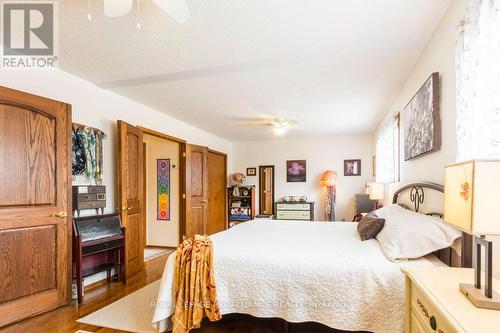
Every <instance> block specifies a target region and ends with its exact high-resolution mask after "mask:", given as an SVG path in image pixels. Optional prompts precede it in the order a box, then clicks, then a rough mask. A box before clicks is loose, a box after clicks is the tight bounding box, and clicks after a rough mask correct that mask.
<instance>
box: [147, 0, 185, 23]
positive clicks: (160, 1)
mask: <svg viewBox="0 0 500 333" xmlns="http://www.w3.org/2000/svg"><path fill="white" fill-rule="evenodd" d="M153 2H154V3H155V4H156V5H157V6H158V7H160V8H161V9H162V10H163V11H165V12H166V13H167V14H168V15H170V16H172V18H173V19H174V20H176V21H177V22H178V23H185V22H186V21H187V20H188V19H189V7H188V5H187V3H186V1H185V0H153Z"/></svg>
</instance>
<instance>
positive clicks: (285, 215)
mask: <svg viewBox="0 0 500 333" xmlns="http://www.w3.org/2000/svg"><path fill="white" fill-rule="evenodd" d="M276 219H277V220H305V221H309V220H310V219H311V212H309V211H307V212H305V211H301V210H282V211H278V212H277V213H276Z"/></svg>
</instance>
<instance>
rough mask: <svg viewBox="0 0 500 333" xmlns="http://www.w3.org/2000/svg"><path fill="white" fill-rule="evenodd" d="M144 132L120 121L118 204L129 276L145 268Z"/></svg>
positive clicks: (126, 267) (126, 268)
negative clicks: (143, 215)
mask: <svg viewBox="0 0 500 333" xmlns="http://www.w3.org/2000/svg"><path fill="white" fill-rule="evenodd" d="M142 147H143V140H142V130H140V129H139V128H137V127H135V126H132V125H130V124H127V123H126V122H123V121H118V170H119V171H118V196H119V198H118V203H119V205H120V207H121V211H122V213H121V218H122V224H123V225H124V226H125V236H126V239H125V248H126V255H125V256H126V258H125V261H126V262H125V270H126V274H127V276H130V275H132V274H135V273H137V272H138V271H140V270H141V269H142V268H143V267H144V242H143V239H144V236H143V233H144V232H145V230H143V220H142V214H143V213H144V207H143V202H142V197H143V182H144V179H143V177H144V174H143V171H142V168H143V162H142V159H143V151H142Z"/></svg>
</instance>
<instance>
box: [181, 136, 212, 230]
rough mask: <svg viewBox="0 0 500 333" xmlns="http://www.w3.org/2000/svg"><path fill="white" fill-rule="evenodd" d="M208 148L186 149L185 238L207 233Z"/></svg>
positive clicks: (192, 147)
mask: <svg viewBox="0 0 500 333" xmlns="http://www.w3.org/2000/svg"><path fill="white" fill-rule="evenodd" d="M207 221H208V148H207V147H201V146H195V145H187V147H186V237H188V238H189V237H193V236H194V235H195V234H205V233H207Z"/></svg>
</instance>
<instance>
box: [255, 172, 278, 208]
mask: <svg viewBox="0 0 500 333" xmlns="http://www.w3.org/2000/svg"><path fill="white" fill-rule="evenodd" d="M264 168H271V169H273V204H272V210H273V214H275V213H276V212H275V211H274V204H275V203H276V199H275V198H276V192H275V187H276V182H275V180H276V177H275V174H274V171H275V169H274V165H259V214H263V213H262V205H261V200H262V186H261V184H262V183H261V176H260V175H261V170H262V169H264Z"/></svg>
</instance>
